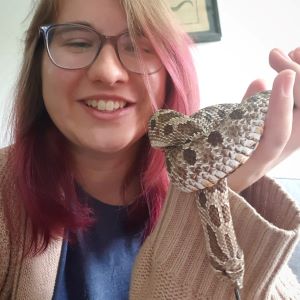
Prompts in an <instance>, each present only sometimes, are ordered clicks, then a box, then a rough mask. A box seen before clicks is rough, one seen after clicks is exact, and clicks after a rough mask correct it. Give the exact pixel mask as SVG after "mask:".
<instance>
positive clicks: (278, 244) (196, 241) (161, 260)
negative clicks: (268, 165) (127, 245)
mask: <svg viewBox="0 0 300 300" xmlns="http://www.w3.org/2000/svg"><path fill="white" fill-rule="evenodd" d="M244 195H245V196H246V197H247V198H248V200H249V202H250V203H251V204H252V205H254V207H252V206H251V205H250V204H249V203H247V202H246V201H245V200H244V199H243V198H242V197H240V196H238V195H236V194H235V193H233V192H231V193H230V205H231V212H232V216H233V223H234V227H235V230H236V234H237V239H238V242H239V244H240V246H241V248H242V249H243V251H244V255H245V278H244V288H243V290H242V293H241V297H242V299H244V300H246V299H249V300H250V299H252V300H253V299H298V298H297V294H299V290H300V287H299V284H298V283H297V281H296V280H295V277H291V276H290V272H288V271H286V270H287V267H286V266H285V264H286V262H287V260H288V259H289V257H290V255H291V252H292V250H293V249H294V247H295V245H296V242H297V239H298V237H299V224H300V212H299V210H298V209H297V207H296V206H295V203H294V202H293V201H292V200H291V199H289V198H288V196H287V195H286V194H285V193H284V192H283V191H282V189H281V188H280V187H278V186H277V185H276V184H275V183H274V182H273V181H272V180H270V179H268V178H263V179H261V180H260V181H259V182H257V183H256V184H254V185H253V186H252V187H251V188H250V189H247V190H246V191H245V192H244ZM194 197H195V194H186V193H182V192H180V191H179V190H177V189H176V188H175V187H174V186H171V187H170V191H169V194H168V196H167V201H166V205H165V207H164V210H163V212H162V215H161V217H160V220H159V222H158V225H157V227H156V228H155V230H154V232H153V233H152V234H151V235H150V236H149V238H148V239H147V240H146V241H145V243H144V245H143V247H142V249H141V250H140V252H139V255H138V257H137V260H136V264H135V269H134V271H133V276H132V289H131V297H130V299H131V300H137V299H234V293H233V287H232V286H231V285H230V282H229V280H226V278H224V277H221V276H219V275H217V274H216V273H214V272H213V270H212V268H211V266H210V264H209V261H208V258H207V256H206V250H205V243H204V239H203V234H204V233H203V231H202V227H201V224H200V218H199V216H198V211H197V208H196V204H195V199H194ZM283 266H284V267H283ZM282 272H283V273H284V275H280V274H281V273H282ZM278 290H279V291H280V292H278Z"/></svg>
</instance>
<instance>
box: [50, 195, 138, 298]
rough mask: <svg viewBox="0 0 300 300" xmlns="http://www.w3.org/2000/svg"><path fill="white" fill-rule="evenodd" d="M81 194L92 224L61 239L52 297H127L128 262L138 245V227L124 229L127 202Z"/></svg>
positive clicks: (130, 264)
mask: <svg viewBox="0 0 300 300" xmlns="http://www.w3.org/2000/svg"><path fill="white" fill-rule="evenodd" d="M85 198H86V199H87V201H88V204H89V206H90V207H91V208H92V209H93V211H94V216H95V218H96V220H97V221H96V222H95V224H94V225H93V226H92V227H91V228H90V229H88V230H87V231H84V232H77V234H76V236H77V242H76V243H74V244H73V243H69V242H68V241H67V240H65V241H64V242H63V246H62V252H61V257H60V262H59V268H58V273H57V278H56V284H55V289H54V295H53V300H67V299H68V300H70V299H72V300H74V299H75V300H83V299H88V300H125V299H128V294H129V285H130V277H131V270H132V265H133V262H134V260H135V257H136V255H137V252H138V250H139V248H140V245H141V235H142V233H141V231H140V230H139V231H137V230H136V231H134V232H132V231H131V232H130V233H128V232H126V230H125V229H124V228H125V226H124V223H125V222H126V219H127V218H128V216H127V210H128V207H127V206H113V205H108V204H105V203H102V202H100V201H99V200H96V199H93V198H91V197H87V196H86V195H85Z"/></svg>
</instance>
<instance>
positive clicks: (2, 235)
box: [0, 148, 11, 298]
mask: <svg viewBox="0 0 300 300" xmlns="http://www.w3.org/2000/svg"><path fill="white" fill-rule="evenodd" d="M7 157H8V148H4V149H0V179H1V180H0V182H1V185H0V257H1V259H0V296H1V297H2V296H3V297H4V296H6V295H7V294H6V293H7V292H8V291H6V284H5V282H6V281H7V278H8V276H9V261H10V248H11V247H10V235H9V230H8V226H7V215H6V213H5V207H4V201H5V199H4V195H3V185H4V182H5V180H4V177H5V169H6V165H7ZM1 297H0V298H1Z"/></svg>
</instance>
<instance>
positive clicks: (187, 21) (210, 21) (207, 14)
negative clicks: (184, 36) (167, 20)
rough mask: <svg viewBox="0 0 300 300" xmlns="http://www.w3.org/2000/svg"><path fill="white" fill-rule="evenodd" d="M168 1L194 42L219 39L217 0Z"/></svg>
mask: <svg viewBox="0 0 300 300" xmlns="http://www.w3.org/2000/svg"><path fill="white" fill-rule="evenodd" d="M168 3H169V5H170V8H171V10H172V11H173V13H174V14H175V17H176V18H177V19H178V20H179V22H180V23H181V24H182V25H183V28H184V29H185V30H186V32H188V34H189V35H190V36H191V38H192V39H193V40H194V42H195V43H206V42H214V41H220V40H221V37H222V32H221V25H220V18H219V11H218V4H217V0H185V1H184V0H168Z"/></svg>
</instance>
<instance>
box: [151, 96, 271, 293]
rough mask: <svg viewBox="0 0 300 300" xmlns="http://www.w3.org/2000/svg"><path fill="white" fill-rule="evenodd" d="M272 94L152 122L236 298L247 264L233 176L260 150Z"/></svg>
mask: <svg viewBox="0 0 300 300" xmlns="http://www.w3.org/2000/svg"><path fill="white" fill-rule="evenodd" d="M270 94H271V91H263V92H259V93H256V94H255V95H253V96H251V97H248V98H247V99H245V100H243V101H242V102H241V103H224V104H216V105H212V106H208V107H205V108H203V109H200V110H199V111H197V112H196V113H194V114H192V115H190V116H188V115H185V114H182V113H180V112H177V111H175V110H171V109H159V110H157V111H156V112H155V113H154V114H153V115H152V117H151V118H150V120H149V123H148V136H149V140H150V144H151V146H152V147H154V148H158V149H160V150H162V151H163V152H164V154H165V165H166V168H167V171H168V175H169V178H170V182H171V184H173V185H175V186H176V187H177V188H179V189H180V190H181V191H182V192H184V193H195V197H194V198H195V199H196V207H197V210H198V211H199V216H200V220H201V224H202V228H203V231H204V240H205V247H206V251H207V255H208V258H209V261H210V264H211V266H212V268H213V270H214V271H215V272H217V273H218V274H221V275H222V276H225V277H226V278H228V279H229V280H230V282H231V283H232V284H233V287H234V294H235V298H236V299H240V291H241V289H242V288H243V280H244V271H245V262H244V255H243V251H242V249H241V248H240V246H239V244H238V242H237V237H236V234H235V230H234V227H233V221H232V216H231V211H230V205H229V187H228V184H227V177H228V176H229V175H230V174H231V173H232V172H234V171H235V170H236V169H237V168H238V167H240V166H241V165H243V164H244V163H245V162H246V161H247V160H248V159H249V157H250V156H251V154H252V153H253V151H254V150H255V149H256V148H257V146H258V144H259V141H260V140H261V137H262V134H263V131H264V124H265V118H266V114H267V111H268V106H269V99H270Z"/></svg>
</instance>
